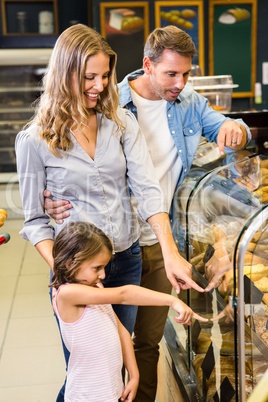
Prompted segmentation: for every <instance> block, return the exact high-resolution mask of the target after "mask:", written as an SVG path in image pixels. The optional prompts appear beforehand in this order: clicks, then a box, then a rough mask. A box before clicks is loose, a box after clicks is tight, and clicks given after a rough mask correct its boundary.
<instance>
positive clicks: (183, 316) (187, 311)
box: [171, 297, 208, 325]
mask: <svg viewBox="0 0 268 402" xmlns="http://www.w3.org/2000/svg"><path fill="white" fill-rule="evenodd" d="M174 298H175V297H174ZM171 307H172V308H173V310H175V311H177V313H179V316H178V317H174V320H175V321H176V322H177V323H178V324H188V325H191V319H192V318H195V319H196V320H199V321H204V322H207V321H208V319H207V318H203V317H201V316H200V315H198V314H196V313H195V312H194V311H193V310H192V309H191V308H190V307H189V306H187V305H186V304H185V303H183V301H181V300H179V299H176V298H175V301H174V302H173V303H172V304H171Z"/></svg>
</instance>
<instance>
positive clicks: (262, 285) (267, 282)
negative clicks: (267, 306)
mask: <svg viewBox="0 0 268 402" xmlns="http://www.w3.org/2000/svg"><path fill="white" fill-rule="evenodd" d="M254 285H255V286H257V288H258V289H259V290H260V291H261V292H268V277H267V276H264V277H263V278H261V279H259V280H258V281H255V282H254Z"/></svg>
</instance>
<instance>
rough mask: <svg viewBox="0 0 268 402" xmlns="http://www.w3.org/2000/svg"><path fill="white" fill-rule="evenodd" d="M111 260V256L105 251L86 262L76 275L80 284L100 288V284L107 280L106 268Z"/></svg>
mask: <svg viewBox="0 0 268 402" xmlns="http://www.w3.org/2000/svg"><path fill="white" fill-rule="evenodd" d="M110 259H111V254H110V253H109V252H108V251H107V250H106V249H104V250H103V251H101V252H100V253H99V254H97V255H96V257H94V258H93V259H91V260H88V261H84V262H83V263H82V264H81V265H80V268H79V270H78V271H77V273H76V275H75V279H77V280H78V281H79V282H80V283H82V284H84V285H87V286H95V287H98V285H97V284H98V283H100V281H101V280H103V279H104V278H105V271H104V268H105V266H106V265H107V264H108V262H109V261H110Z"/></svg>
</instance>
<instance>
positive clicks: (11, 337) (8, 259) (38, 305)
mask: <svg viewBox="0 0 268 402" xmlns="http://www.w3.org/2000/svg"><path fill="white" fill-rule="evenodd" d="M21 227H22V221H20V220H12V219H7V220H6V222H5V225H4V226H3V227H1V228H0V233H3V232H8V233H9V234H10V236H11V239H10V241H9V242H8V243H7V244H4V245H1V246H0V402H54V401H55V400H56V396H57V393H58V391H59V389H60V387H61V385H62V384H63V381H64V378H65V363H64V357H63V352H62V348H61V341H60V337H59V333H58V328H57V324H56V321H55V318H54V316H53V312H52V308H51V305H50V300H49V295H48V291H49V289H48V280H49V267H48V266H47V265H46V263H45V262H44V261H43V260H42V258H41V257H40V256H39V254H38V252H37V251H36V250H35V248H34V247H33V246H32V245H31V244H30V243H29V242H26V241H25V240H23V239H22V238H21V237H20V235H19V230H20V229H21Z"/></svg>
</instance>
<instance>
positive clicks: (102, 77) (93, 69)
mask: <svg viewBox="0 0 268 402" xmlns="http://www.w3.org/2000/svg"><path fill="white" fill-rule="evenodd" d="M109 72H110V58H109V56H107V55H106V54H104V53H98V54H96V55H95V56H91V57H89V59H88V61H87V62H86V68H85V74H84V77H83V95H84V97H83V99H84V106H85V107H86V108H87V109H92V108H94V107H95V106H96V104H97V101H98V97H99V95H100V94H101V92H102V91H103V90H104V88H105V87H107V85H108V76H109ZM72 84H73V89H74V91H75V93H76V94H77V93H78V81H77V75H76V74H73V77H72Z"/></svg>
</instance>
